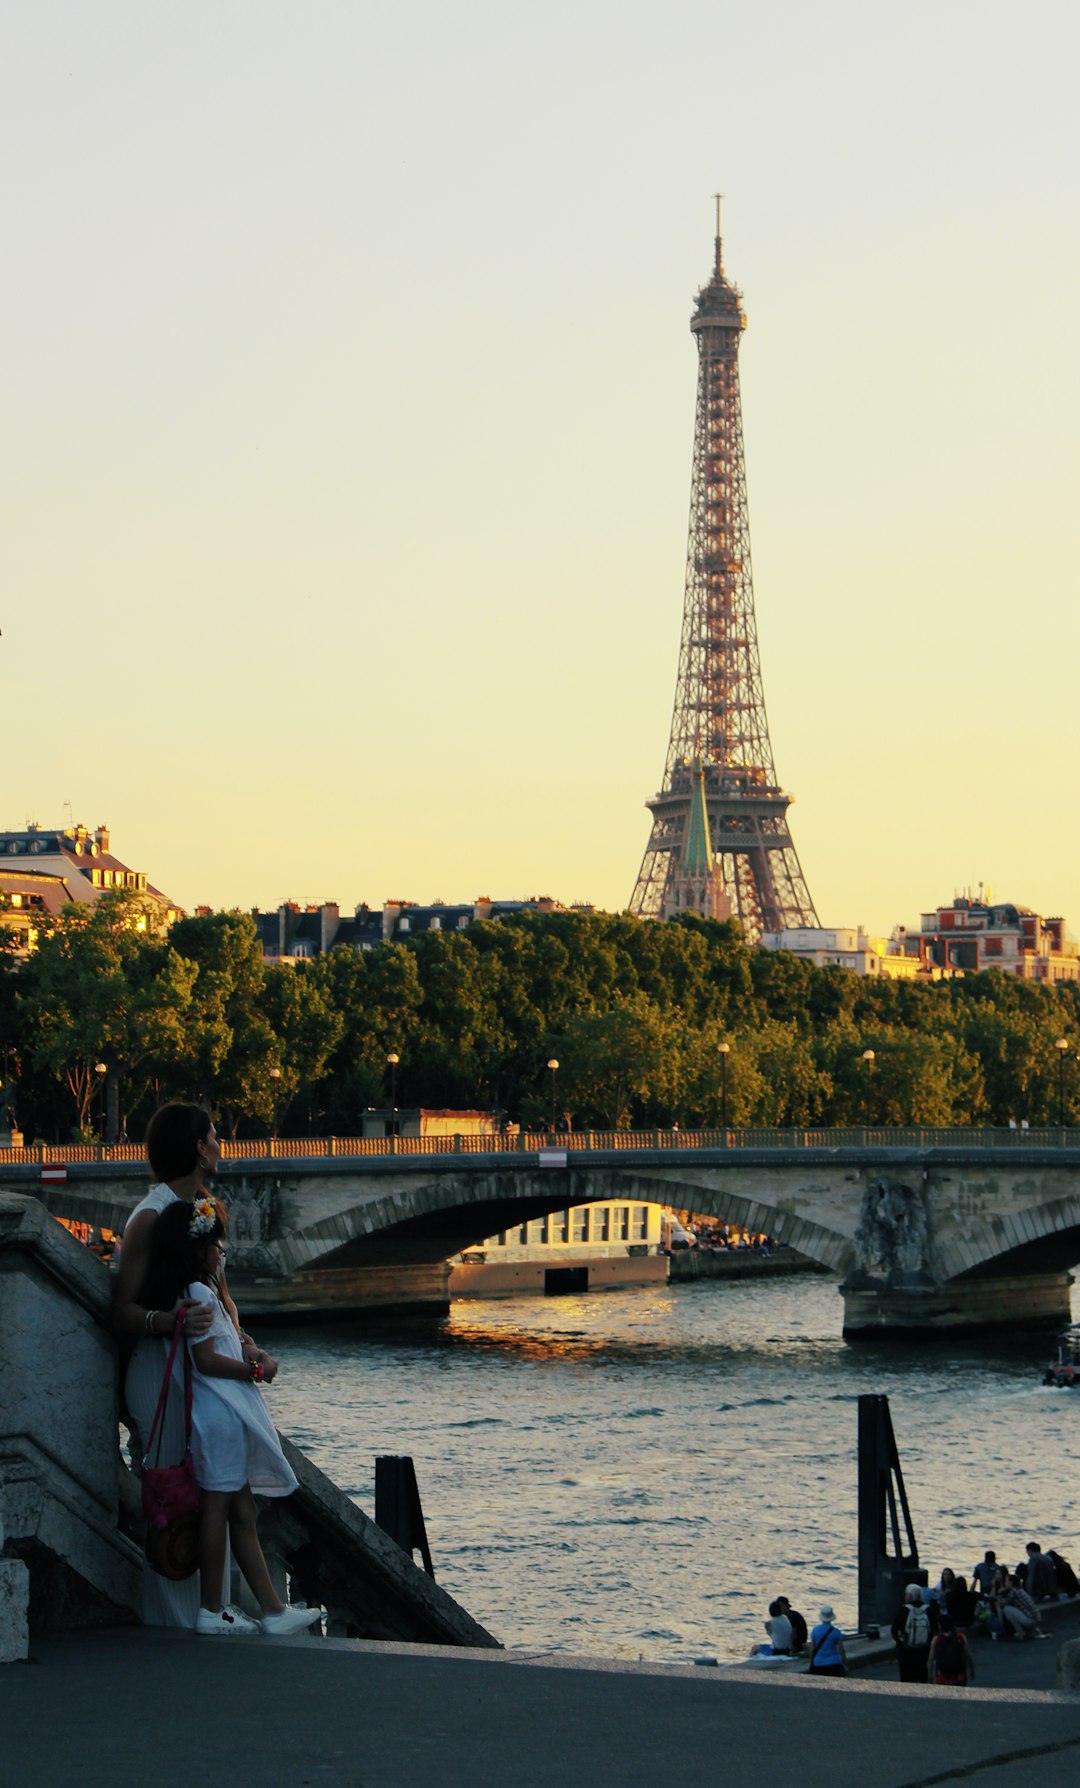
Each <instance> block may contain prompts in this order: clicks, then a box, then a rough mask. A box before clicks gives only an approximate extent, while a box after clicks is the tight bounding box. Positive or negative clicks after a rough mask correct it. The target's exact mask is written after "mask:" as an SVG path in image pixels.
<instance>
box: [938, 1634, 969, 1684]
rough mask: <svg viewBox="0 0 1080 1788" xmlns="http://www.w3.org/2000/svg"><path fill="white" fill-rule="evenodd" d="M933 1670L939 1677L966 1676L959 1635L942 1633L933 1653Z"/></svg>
mask: <svg viewBox="0 0 1080 1788" xmlns="http://www.w3.org/2000/svg"><path fill="white" fill-rule="evenodd" d="M934 1668H935V1670H936V1671H937V1673H938V1675H939V1676H966V1675H967V1659H966V1658H965V1656H964V1642H963V1640H962V1639H961V1637H960V1635H959V1633H942V1635H941V1637H940V1639H939V1640H938V1647H937V1651H936V1652H935V1653H934Z"/></svg>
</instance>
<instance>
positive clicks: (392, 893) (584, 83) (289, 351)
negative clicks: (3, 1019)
mask: <svg viewBox="0 0 1080 1788" xmlns="http://www.w3.org/2000/svg"><path fill="white" fill-rule="evenodd" d="M0 33H2V36H0V69H2V72H0V144H2V152H3V168H4V174H3V183H4V188H5V191H4V207H3V216H4V243H5V255H4V260H5V274H4V279H3V281H2V282H0V319H2V324H3V336H4V342H5V362H6V365H5V375H4V388H3V397H2V401H0V417H2V422H0V442H2V449H0V451H2V463H0V506H2V507H0V516H2V525H0V627H2V630H3V637H2V638H0V714H2V716H3V736H4V740H5V752H4V768H3V776H2V781H0V793H2V799H0V829H6V828H11V827H15V826H22V825H23V824H24V823H25V822H26V821H27V820H29V819H35V818H36V819H38V820H39V821H40V822H41V823H42V824H43V825H48V826H57V825H63V824H65V823H66V822H67V820H68V819H69V817H70V818H73V819H74V820H76V821H78V820H82V821H83V822H85V823H86V824H87V825H89V826H95V825H97V824H99V823H100V822H102V821H105V822H107V823H108V824H109V825H110V826H111V828H112V840H113V848H114V849H115V851H116V853H117V854H118V855H119V856H120V857H122V858H123V859H124V860H125V861H127V862H128V863H130V864H131V866H132V867H134V868H137V869H143V870H145V871H146V872H147V873H148V874H149V876H150V878H151V880H152V881H154V882H155V883H156V884H157V885H158V886H159V887H161V888H163V889H165V890H166V891H167V892H168V893H169V894H170V895H172V896H173V897H174V898H175V899H176V900H178V901H179V902H181V903H182V904H184V905H185V906H188V907H191V906H194V905H195V904H196V902H207V903H209V904H211V905H213V906H234V905H238V906H252V905H260V906H276V905H277V904H278V902H279V901H280V900H283V899H286V898H294V899H298V900H301V901H304V900H312V901H315V900H323V899H336V900H338V901H339V902H340V903H341V905H342V907H343V908H345V909H347V910H351V909H352V907H353V906H354V905H355V904H356V903H357V902H358V901H360V900H367V901H369V902H371V903H372V904H376V903H381V902H382V901H383V900H384V899H386V898H388V897H395V898H396V897H402V896H405V897H408V898H412V899H415V900H430V899H433V898H436V897H441V898H444V899H447V900H468V899H472V898H474V897H475V896H477V895H481V894H486V895H491V896H492V897H496V898H500V897H501V898H505V897H509V896H515V895H518V896H520V895H530V894H542V893H550V894H552V895H555V896H556V897H558V898H560V899H562V900H565V901H568V902H569V901H572V900H590V901H593V902H595V903H596V904H598V905H601V906H605V907H610V908H619V907H622V906H624V905H625V904H626V902H627V900H628V898H629V895H630V892H631V889H632V887H633V884H634V880H635V876H636V873H637V869H638V866H639V863H640V861H641V855H642V852H643V849H644V846H645V842H646V838H647V836H648V815H647V813H646V811H645V809H644V805H643V803H644V801H645V800H646V798H647V797H648V796H649V795H651V794H652V793H653V792H654V791H655V790H656V789H657V787H658V786H659V781H660V777H661V773H662V769H663V762H664V753H665V747H666V744H667V736H668V729H669V724H670V718H671V701H672V695H673V691H674V684H675V672H676V663H677V655H678V645H679V632H680V622H681V614H682V602H683V576H684V561H685V550H686V524H687V508H688V499H689V480H690V460H691V447H692V438H693V416H694V391H695V377H696V355H695V348H694V343H693V339H692V337H691V335H690V332H689V328H688V321H689V316H690V311H691V305H692V300H693V295H694V292H695V291H696V289H697V288H698V287H699V286H700V285H702V284H703V283H704V282H705V281H706V279H707V278H708V276H709V273H710V269H711V262H712V237H713V228H714V202H713V197H712V195H713V194H714V192H716V191H717V189H720V190H722V191H723V193H724V194H725V200H724V248H725V265H726V268H727V271H728V273H729V275H730V276H731V277H732V278H733V279H734V280H735V281H736V282H737V283H738V285H739V286H740V287H741V288H742V290H743V292H744V295H745V301H746V309H747V313H748V318H749V327H748V330H747V332H746V334H745V336H744V338H743V346H742V354H741V367H742V392H743V406H744V421H745V431H746V452H747V472H748V483H749V499H750V524H751V535H752V540H753V549H754V581H755V590H756V597H757V614H758V627H759V635H760V641H761V652H762V664H763V672H764V681H765V692H766V699H767V703H768V709H769V719H770V725H771V731H772V741H773V748H774V753H775V757H776V762H777V767H778V771H779V774H780V777H781V780H782V782H783V783H784V785H785V787H787V788H789V789H790V790H791V791H792V793H793V794H794V795H795V796H796V805H795V807H794V809H793V810H792V814H791V823H792V829H793V833H794V836H795V841H796V844H797V847H798V851H799V855H800V858H801V862H802V866H803V869H804V871H805V874H806V878H807V881H808V883H809V886H810V890H811V893H812V895H813V897H814V900H815V903H816V906H817V909H818V913H819V915H820V917H821V919H822V922H823V923H825V924H857V923H863V924H865V925H867V926H868V927H869V928H870V929H871V930H872V931H874V932H883V931H888V930H889V929H890V928H891V927H892V926H893V924H895V923H896V922H897V921H901V922H904V923H909V924H910V923H913V922H914V923H917V922H918V915H919V913H920V911H922V910H924V909H927V908H929V907H931V906H933V905H935V904H937V903H938V902H941V901H944V900H947V899H949V898H950V897H951V896H952V894H953V893H954V892H956V891H958V890H961V889H964V888H965V887H971V888H973V889H975V888H977V885H978V883H979V882H980V881H981V882H983V883H985V884H988V885H989V886H990V887H991V888H992V889H993V892H994V895H995V896H996V897H998V898H1000V899H1007V900H1014V901H1019V902H1024V903H1026V904H1028V905H1030V906H1033V907H1035V908H1036V909H1037V910H1039V911H1041V912H1043V913H1044V914H1050V913H1058V912H1064V913H1065V915H1066V917H1067V919H1069V920H1070V921H1071V929H1072V930H1073V931H1074V932H1080V842H1078V828H1077V825H1076V822H1075V820H1074V816H1073V811H1072V799H1073V790H1074V783H1073V776H1074V773H1075V767H1076V738H1077V698H1076V693H1075V691H1076V682H1077V662H1078V645H1080V605H1078V602H1077V593H1076V566H1077V562H1078V557H1080V554H1078V546H1080V541H1078V533H1080V504H1078V501H1077V487H1078V482H1080V480H1078V472H1080V464H1078V461H1080V451H1078V431H1077V417H1078V415H1080V372H1078V357H1077V351H1076V332H1077V317H1078V316H1080V254H1078V224H1077V220H1078V218H1080V151H1078V147H1077V141H1078V138H1077V129H1076V98H1075V85H1076V70H1077V67H1078V64H1080V11H1078V10H1077V8H1076V6H1075V5H1074V4H1071V3H1070V4H1058V3H1057V0H1033V3H1032V4H1031V5H1030V6H1029V7H1027V8H1026V9H1023V10H1018V9H1017V7H1016V5H1015V4H1009V5H1005V4H1002V3H1000V0H979V3H978V4H976V0H963V3H959V0H934V3H933V4H925V3H923V0H914V3H909V4H908V5H906V6H904V7H888V8H886V7H883V6H879V5H867V4H866V0H822V3H820V4H812V5H806V4H802V3H796V0H787V3H781V0H773V3H772V4H762V5H757V6H754V5H747V4H745V0H740V3H739V4H738V5H736V4H733V3H732V0H667V3H666V4H665V5H663V6H660V5H648V6H646V5H642V4H640V3H638V4H632V3H631V4H627V3H626V0H620V3H618V4H616V0H574V3H573V4H572V5H571V4H569V3H568V0H549V4H548V5H546V6H544V7H537V6H535V5H530V6H525V5H522V4H518V3H517V0H498V3H496V0H459V3H458V4H450V3H444V4H437V3H436V0H413V3H412V4H410V5H408V6H391V5H386V4H380V5H372V4H368V3H367V0H312V3H311V4H309V5H307V6H299V5H296V4H284V3H282V0H257V3H256V0H213V4H210V3H209V0H187V4H185V5H184V6H183V7H180V6H160V5H159V6H148V5H146V4H145V0H128V3H124V0H99V3H98V4H97V5H94V6H88V5H86V4H85V0H78V3H75V0H40V3H37V4H34V5H32V6H29V5H22V6H19V5H17V4H13V3H12V0H8V4H7V5H6V6H4V7H2V8H0Z"/></svg>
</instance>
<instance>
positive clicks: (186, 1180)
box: [112, 1103, 261, 1629]
mask: <svg viewBox="0 0 1080 1788" xmlns="http://www.w3.org/2000/svg"><path fill="white" fill-rule="evenodd" d="M146 1154H147V1159H148V1160H149V1162H150V1167H151V1170H152V1172H153V1174H154V1177H155V1181H156V1183H155V1184H154V1185H152V1186H151V1188H150V1190H149V1192H148V1193H147V1194H146V1197H145V1198H143V1199H142V1200H141V1202H140V1203H139V1204H137V1205H136V1206H135V1209H134V1210H133V1211H132V1213H131V1216H130V1217H129V1218H128V1220H127V1224H126V1226H125V1228H124V1240H123V1245H122V1247H121V1250H120V1260H119V1268H118V1271H117V1274H116V1285H115V1287H114V1290H113V1308H112V1320H113V1329H114V1331H115V1333H116V1334H117V1335H120V1336H122V1337H123V1338H125V1339H126V1340H127V1341H128V1342H129V1343H133V1344H134V1346H133V1351H132V1353H131V1356H130V1359H129V1361H128V1366H127V1371H126V1373H125V1377H124V1400H125V1403H126V1406H127V1412H128V1417H129V1427H130V1429H131V1456H132V1459H133V1460H134V1461H135V1462H136V1465H138V1464H139V1463H140V1462H141V1460H142V1456H143V1452H144V1450H145V1445H146V1437H147V1436H148V1434H149V1433H150V1428H151V1424H152V1422H153V1419H154V1410H155V1408H156V1406H157V1400H158V1395H159V1393H160V1391H161V1381H162V1377H163V1376H164V1372H165V1362H166V1360H167V1358H168V1348H167V1345H166V1340H167V1338H168V1337H169V1336H171V1335H172V1332H173V1330H174V1328H175V1327H176V1323H177V1319H178V1317H179V1315H180V1312H181V1310H183V1309H185V1307H186V1306H185V1304H184V1302H183V1301H182V1300H181V1299H177V1300H176V1301H175V1302H174V1303H173V1305H172V1306H171V1308H170V1309H168V1310H155V1309H148V1308H147V1307H146V1306H145V1305H144V1304H143V1302H142V1289H143V1281H144V1279H145V1277H146V1268H147V1262H148V1260H149V1251H150V1234H151V1231H152V1230H153V1227H154V1224H155V1223H156V1222H157V1219H158V1216H159V1215H160V1213H161V1212H162V1211H163V1210H165V1209H166V1208H167V1207H168V1206H169V1205H171V1204H175V1203H176V1202H177V1200H178V1199H179V1200H183V1201H184V1202H186V1203H188V1204H191V1205H194V1203H195V1200H196V1199H197V1198H198V1196H199V1194H200V1193H201V1192H202V1191H203V1189H204V1181H205V1180H207V1179H210V1178H212V1177H213V1175H214V1174H215V1173H216V1171H217V1166H218V1162H219V1160H220V1158H221V1149H220V1147H219V1145H218V1139H217V1136H216V1134H215V1132H214V1125H213V1121H212V1119H211V1117H210V1113H209V1112H208V1111H204V1110H203V1108H202V1106H201V1105H185V1104H180V1103H176V1104H171V1105H163V1106H162V1107H161V1110H160V1111H156V1112H155V1113H154V1115H153V1117H152V1118H151V1119H150V1125H149V1128H148V1129H147V1132H146ZM221 1299H222V1302H223V1304H224V1305H225V1308H226V1310H227V1311H228V1313H229V1318H230V1320H231V1321H232V1322H233V1323H234V1324H235V1326H236V1330H237V1333H238V1334H239V1335H240V1340H241V1344H242V1348H243V1355H244V1358H245V1359H248V1360H251V1359H259V1358H261V1354H260V1351H259V1349H258V1348H257V1347H256V1346H255V1343H254V1342H253V1341H252V1340H251V1337H250V1336H248V1335H245V1334H244V1333H243V1331H242V1330H241V1329H240V1320H239V1317H238V1316H237V1314H236V1305H235V1304H234V1303H233V1301H232V1298H231V1297H230V1296H229V1293H228V1290H227V1288H226V1287H225V1285H224V1283H222V1286H221ZM212 1320H213V1313H212V1311H211V1310H210V1309H209V1308H208V1307H200V1308H196V1309H194V1310H192V1312H191V1315H190V1316H189V1318H188V1333H189V1335H190V1336H192V1337H193V1338H196V1339H197V1338H198V1337H200V1336H201V1335H203V1334H205V1333H206V1331H207V1330H208V1329H209V1327H210V1324H211V1322H212ZM163 1337H164V1338H166V1339H165V1340H163V1339H162V1338H163ZM154 1446H155V1452H156V1451H157V1436H155V1440H154ZM183 1451H184V1415H183V1407H182V1403H181V1402H180V1400H179V1399H178V1398H176V1397H170V1398H169V1401H168V1404H167V1405H166V1409H165V1415H164V1419H163V1421H162V1426H161V1458H162V1460H163V1461H164V1462H166V1463H168V1464H173V1463H175V1462H176V1461H178V1460H179V1459H180V1458H181V1457H182V1455H183ZM198 1611H199V1585H198V1579H197V1578H195V1577H190V1578H187V1579H185V1580H184V1581H183V1582H181V1583H173V1582H171V1581H170V1580H169V1579H167V1578H165V1577H160V1576H158V1574H157V1573H156V1572H155V1571H152V1570H149V1569H147V1570H144V1572H143V1621H144V1623H145V1624H146V1625H147V1626H159V1627H160V1626H165V1627H188V1628H191V1629H193V1628H194V1626H195V1622H196V1618H197V1615H198Z"/></svg>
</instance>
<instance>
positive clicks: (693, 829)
mask: <svg viewBox="0 0 1080 1788" xmlns="http://www.w3.org/2000/svg"><path fill="white" fill-rule="evenodd" d="M682 866H683V870H684V871H685V873H686V874H687V875H711V874H712V866H713V854H712V845H711V843H710V842H709V806H708V802H707V801H706V799H705V766H704V764H703V763H702V761H701V759H700V758H699V757H697V758H695V759H694V768H693V782H692V794H691V798H690V818H689V820H688V821H687V826H686V836H685V838H684V839H683V848H682Z"/></svg>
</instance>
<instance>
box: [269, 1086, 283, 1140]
mask: <svg viewBox="0 0 1080 1788" xmlns="http://www.w3.org/2000/svg"><path fill="white" fill-rule="evenodd" d="M270 1078H271V1080H272V1081H273V1083H274V1132H273V1134H274V1141H275V1142H276V1141H277V1108H278V1081H279V1080H280V1079H281V1069H280V1068H271V1070H270Z"/></svg>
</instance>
